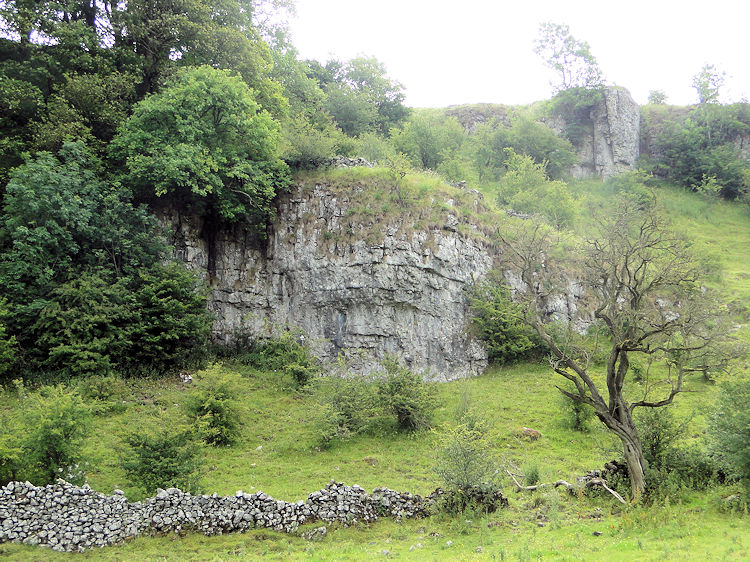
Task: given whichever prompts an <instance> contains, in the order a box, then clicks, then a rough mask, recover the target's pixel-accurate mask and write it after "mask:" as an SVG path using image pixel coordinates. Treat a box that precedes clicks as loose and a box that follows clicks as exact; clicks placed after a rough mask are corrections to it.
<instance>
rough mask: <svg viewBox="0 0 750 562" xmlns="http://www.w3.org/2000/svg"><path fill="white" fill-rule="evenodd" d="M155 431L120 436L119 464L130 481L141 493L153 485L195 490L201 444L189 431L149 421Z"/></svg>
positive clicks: (197, 485)
mask: <svg viewBox="0 0 750 562" xmlns="http://www.w3.org/2000/svg"><path fill="white" fill-rule="evenodd" d="M153 425H155V426H157V427H158V429H157V430H156V431H153V432H149V431H142V430H138V431H133V432H132V433H129V434H127V435H126V436H125V437H124V441H125V443H126V444H127V445H128V449H127V451H125V452H124V454H123V458H122V467H123V469H124V470H125V473H126V474H127V476H128V478H129V479H130V480H131V482H132V483H133V484H134V485H136V486H138V487H139V488H141V489H142V491H143V492H144V495H148V494H153V493H154V492H155V491H156V489H157V488H180V489H181V490H182V491H184V492H191V493H195V492H199V491H200V485H199V482H200V478H201V468H202V466H203V461H202V458H201V447H200V445H199V444H198V443H197V442H196V441H195V439H194V437H193V434H192V432H191V431H189V430H187V429H185V428H180V427H173V426H171V425H169V424H168V423H167V424H166V425H165V424H163V423H158V424H153Z"/></svg>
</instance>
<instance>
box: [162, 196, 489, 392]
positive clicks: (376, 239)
mask: <svg viewBox="0 0 750 562" xmlns="http://www.w3.org/2000/svg"><path fill="white" fill-rule="evenodd" d="M355 194H356V191H351V192H345V191H341V190H332V189H330V188H328V187H327V186H324V185H316V186H315V187H314V188H312V189H307V190H303V189H298V190H297V191H296V192H295V193H293V194H292V195H291V196H287V197H286V198H284V200H282V201H281V203H280V205H279V210H278V217H277V219H276V221H275V224H274V227H273V230H272V232H271V233H270V234H269V238H268V240H267V242H266V243H264V244H263V246H264V247H262V248H261V249H258V244H257V242H256V243H255V244H254V243H253V241H252V239H251V237H249V236H247V235H244V234H241V233H239V232H238V231H235V232H223V233H219V235H218V237H217V241H216V254H215V256H216V272H215V276H214V277H213V278H212V279H211V290H212V291H211V297H210V304H209V307H210V309H211V311H212V312H214V313H215V314H216V317H217V319H216V322H215V324H214V327H213V330H214V336H215V337H216V338H217V339H219V340H221V341H223V342H229V341H231V339H232V338H233V337H236V335H237V334H238V333H241V332H247V333H249V334H251V335H260V336H263V335H268V334H270V332H271V330H272V329H274V328H276V329H278V328H279V327H282V326H294V327H298V328H301V329H302V330H304V332H305V333H306V334H307V337H308V338H309V341H310V343H311V344H312V346H313V349H314V351H315V352H316V354H317V355H318V356H319V357H320V358H321V359H323V360H333V359H335V358H336V357H337V356H338V355H339V354H340V353H342V352H345V353H347V354H349V355H351V356H353V362H352V368H353V369H354V370H355V371H357V372H361V373H367V372H371V371H373V370H377V369H378V361H379V360H380V359H382V358H383V357H385V356H386V355H388V354H392V355H395V356H397V357H399V358H400V359H401V360H403V361H404V362H405V363H406V364H408V365H409V366H410V367H411V368H412V369H415V370H418V371H426V373H427V377H428V378H430V379H437V380H451V379H455V378H459V377H463V376H471V375H475V374H478V373H480V372H481V371H482V370H483V369H484V368H486V366H487V354H486V351H485V349H484V347H483V346H482V345H481V343H480V342H478V341H476V340H475V339H474V338H472V337H471V336H470V335H469V334H468V333H467V327H468V302H467V297H466V289H467V288H468V287H469V286H471V285H472V284H473V282H474V280H475V279H481V278H483V277H484V276H485V275H486V273H487V272H488V271H489V270H490V269H491V267H492V263H493V260H492V256H491V255H490V253H489V251H488V250H487V249H485V248H484V247H483V245H482V244H481V243H480V242H479V241H477V240H474V239H473V238H472V237H470V236H464V235H462V234H460V233H459V232H458V230H459V229H458V225H459V223H460V222H461V220H460V219H459V218H458V216H457V215H456V214H453V213H452V212H451V211H450V210H447V211H446V217H445V221H446V223H445V225H444V226H443V227H442V228H441V227H433V228H428V229H426V230H415V229H413V228H412V227H411V226H412V225H410V224H405V221H404V219H403V218H398V217H396V218H394V219H392V220H389V221H373V222H372V223H371V224H352V223H351V222H350V220H349V218H348V217H349V211H350V210H351V208H352V206H353V205H354V203H353V200H354V199H356V197H353V195H355ZM449 209H450V208H449ZM164 222H165V224H166V225H167V227H168V229H170V230H171V231H172V232H173V239H172V242H173V243H174V245H175V248H176V251H177V255H178V256H179V257H180V258H181V259H182V260H184V261H185V262H186V263H187V264H188V265H189V266H191V267H193V268H195V269H197V270H201V271H206V269H207V264H208V250H207V244H206V242H205V241H204V240H202V239H201V237H200V236H199V233H200V232H201V231H202V228H203V225H202V224H201V221H200V220H199V219H197V218H195V217H184V216H179V215H178V214H177V213H174V212H172V213H168V214H167V215H166V216H165V217H164Z"/></svg>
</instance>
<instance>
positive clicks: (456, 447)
mask: <svg viewBox="0 0 750 562" xmlns="http://www.w3.org/2000/svg"><path fill="white" fill-rule="evenodd" d="M433 471H434V472H435V474H437V475H438V476H439V477H440V478H441V479H442V481H443V483H444V485H445V487H446V488H447V489H448V490H463V491H466V490H469V489H470V488H472V487H475V486H481V485H483V484H491V485H492V484H496V483H497V481H498V475H499V472H500V467H499V464H498V462H497V459H496V454H495V451H494V450H493V448H492V445H491V444H490V442H489V440H488V439H487V437H486V436H485V435H484V434H483V433H482V432H480V431H477V430H475V429H470V428H469V427H468V426H466V425H464V424H459V425H456V426H453V427H448V428H446V429H445V430H444V431H443V432H442V434H441V439H440V446H439V447H438V449H437V452H436V455H435V464H434V466H433Z"/></svg>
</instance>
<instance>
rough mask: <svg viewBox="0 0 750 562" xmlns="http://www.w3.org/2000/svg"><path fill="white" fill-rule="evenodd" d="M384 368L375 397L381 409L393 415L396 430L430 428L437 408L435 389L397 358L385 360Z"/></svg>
mask: <svg viewBox="0 0 750 562" xmlns="http://www.w3.org/2000/svg"><path fill="white" fill-rule="evenodd" d="M383 366H384V367H385V370H386V375H385V377H383V378H382V379H380V380H379V381H378V394H379V397H380V400H381V402H382V404H383V407H384V409H385V410H386V411H389V412H391V413H392V414H394V415H395V416H396V422H397V424H398V428H399V429H400V430H405V431H416V430H420V429H427V428H429V427H430V423H431V419H432V414H433V412H434V410H435V406H436V402H435V391H434V388H433V387H432V386H431V385H430V384H428V383H426V382H425V381H424V379H423V377H422V375H419V374H417V373H415V372H413V371H411V370H409V369H407V368H406V367H404V366H403V365H401V364H399V363H398V361H397V360H396V359H393V358H389V359H386V360H385V361H384V362H383Z"/></svg>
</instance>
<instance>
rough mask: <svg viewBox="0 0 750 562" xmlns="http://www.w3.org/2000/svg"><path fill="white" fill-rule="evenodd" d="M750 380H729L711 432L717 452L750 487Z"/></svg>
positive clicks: (733, 474) (710, 429)
mask: <svg viewBox="0 0 750 562" xmlns="http://www.w3.org/2000/svg"><path fill="white" fill-rule="evenodd" d="M748 400H750V382H748V379H747V378H744V379H739V380H735V381H728V382H725V383H724V384H723V385H722V387H721V390H720V392H719V398H718V403H717V408H716V410H715V412H714V413H713V415H712V417H711V421H710V424H709V434H710V436H711V439H712V445H713V446H712V449H713V453H714V455H715V456H716V457H717V458H718V459H719V462H720V463H721V464H722V466H723V468H724V469H725V470H726V471H727V473H728V474H729V475H730V476H732V477H734V478H737V479H740V480H742V481H743V483H744V484H745V487H746V489H750V410H748V408H747V404H748Z"/></svg>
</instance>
